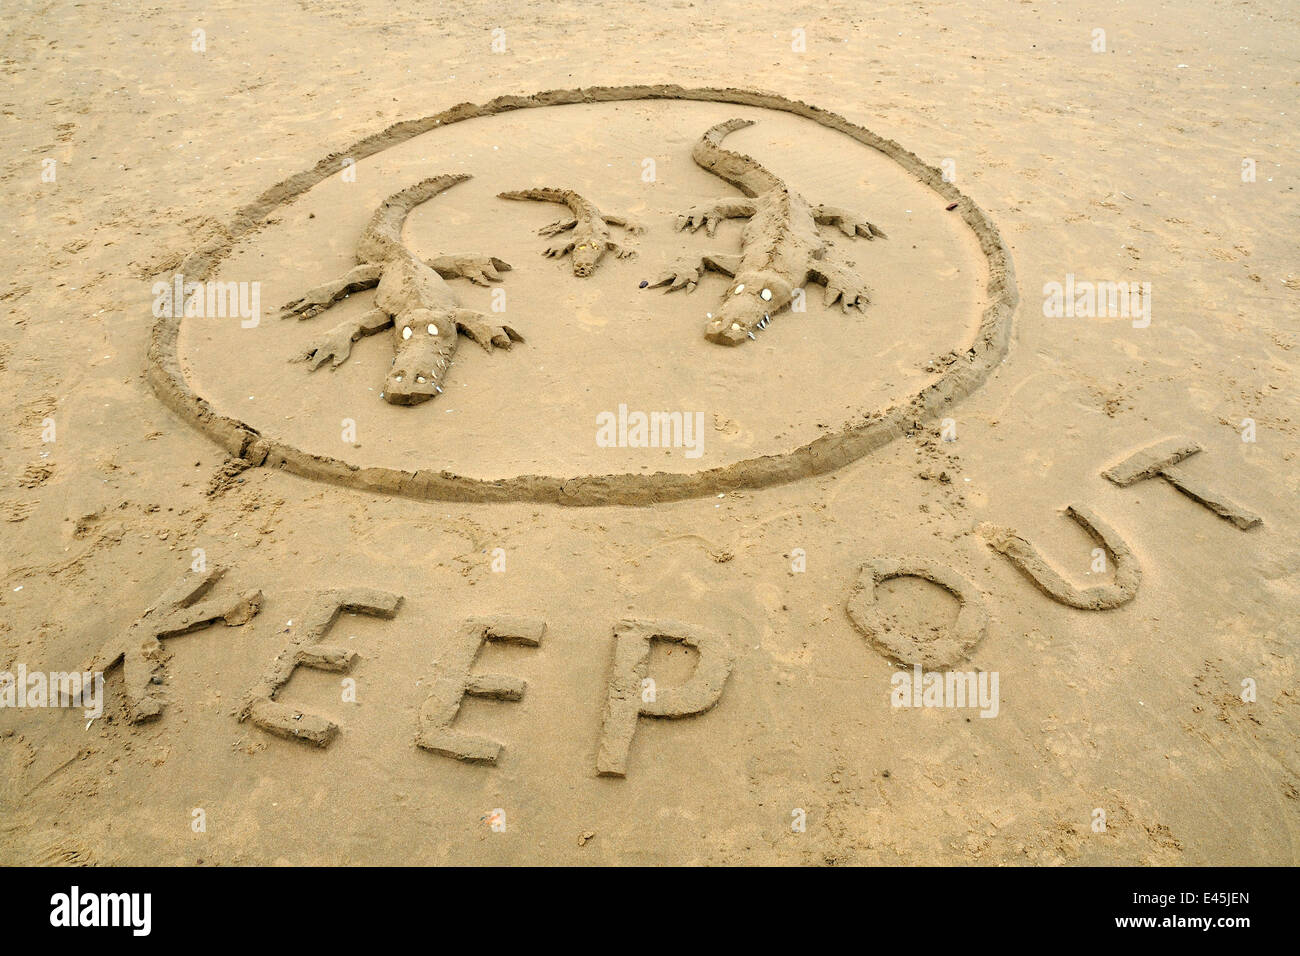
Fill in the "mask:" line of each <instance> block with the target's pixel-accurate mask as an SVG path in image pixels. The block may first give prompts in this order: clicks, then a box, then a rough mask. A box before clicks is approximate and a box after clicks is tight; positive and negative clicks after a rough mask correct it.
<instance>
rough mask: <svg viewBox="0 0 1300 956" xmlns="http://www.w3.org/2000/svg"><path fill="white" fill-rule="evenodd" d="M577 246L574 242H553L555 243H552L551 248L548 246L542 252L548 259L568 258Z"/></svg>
mask: <svg viewBox="0 0 1300 956" xmlns="http://www.w3.org/2000/svg"><path fill="white" fill-rule="evenodd" d="M575 245H576V243H574V242H572V241H570V242H553V243H551V244H550V245H549V246H547V247H546V248H545V249H543V250H542V255H544V256H546V258H548V259H558V258H560V257H561V256H567V255H568V254H569V253H570V252H572V251H573V247H574V246H575Z"/></svg>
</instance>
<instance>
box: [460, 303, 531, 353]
mask: <svg viewBox="0 0 1300 956" xmlns="http://www.w3.org/2000/svg"><path fill="white" fill-rule="evenodd" d="M452 318H453V321H454V322H455V323H456V330H457V331H458V332H460V333H461V334H463V335H467V336H469V337H470V338H471V339H473V340H474V341H475V342H477V343H478V344H479V345H481V346H483V348H484V349H485V350H487V351H489V352H491V351H492V346H494V345H495V346H496V347H497V348H499V349H508V348H510V346H511V345H513V344H514V343H515V342H522V341H523V340H524V337H523V336H522V335H520V334H519V333H518V332H516V331H515V330H514V329H512V328H511V327H510V326H508V325H494V324H493V323H492V321H491V320H490V319H489V318H488V317H487V316H486V315H484V314H483V313H482V312H475V311H473V310H471V309H457V310H456V312H455V314H454V315H453V317H452Z"/></svg>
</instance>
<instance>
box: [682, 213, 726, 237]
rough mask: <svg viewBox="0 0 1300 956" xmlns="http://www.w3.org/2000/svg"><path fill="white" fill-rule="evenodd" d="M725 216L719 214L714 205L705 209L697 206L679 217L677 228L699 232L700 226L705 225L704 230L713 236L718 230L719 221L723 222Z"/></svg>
mask: <svg viewBox="0 0 1300 956" xmlns="http://www.w3.org/2000/svg"><path fill="white" fill-rule="evenodd" d="M724 218H726V217H724V216H721V215H719V214H718V213H717V212H715V211H714V210H713V209H712V207H709V208H708V209H704V210H700V209H699V208H698V207H696V208H695V209H690V210H687V211H686V212H684V213H682V214H681V215H680V216H678V217H677V228H678V230H682V229H689V230H690V231H691V232H699V231H700V227H701V226H703V227H704V231H705V232H707V233H708V234H709V235H710V236H712V235H713V234H714V233H716V232H717V231H718V223H720V222H722V220H723V219H724Z"/></svg>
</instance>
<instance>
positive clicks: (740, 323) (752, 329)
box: [704, 273, 791, 345]
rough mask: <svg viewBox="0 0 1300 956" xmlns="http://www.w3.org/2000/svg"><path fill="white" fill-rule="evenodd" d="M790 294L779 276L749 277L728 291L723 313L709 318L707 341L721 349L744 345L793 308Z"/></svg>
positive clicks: (739, 278)
mask: <svg viewBox="0 0 1300 956" xmlns="http://www.w3.org/2000/svg"><path fill="white" fill-rule="evenodd" d="M790 298H791V290H790V287H789V285H788V284H787V283H785V282H783V281H781V279H780V277H779V276H776V275H773V274H770V273H746V274H745V275H742V276H738V277H737V281H736V282H735V283H734V284H733V285H732V287H731V288H730V289H728V290H727V294H726V298H725V299H724V300H723V302H722V306H721V309H720V310H719V311H718V312H717V313H716V314H714V315H712V316H710V317H709V321H708V323H707V324H706V325H705V328H704V337H705V338H706V339H708V340H709V341H710V342H715V343H717V344H718V345H744V344H745V343H746V342H748V341H750V340H751V339H756V338H757V337H758V334H759V333H760V332H762V331H763V330H764V329H766V328H767V326H768V324H769V323H770V322H771V321H772V317H773V316H774V315H775V314H776V313H777V312H778V311H780V310H781V309H783V308H785V307H786V306H787V305H789V304H790Z"/></svg>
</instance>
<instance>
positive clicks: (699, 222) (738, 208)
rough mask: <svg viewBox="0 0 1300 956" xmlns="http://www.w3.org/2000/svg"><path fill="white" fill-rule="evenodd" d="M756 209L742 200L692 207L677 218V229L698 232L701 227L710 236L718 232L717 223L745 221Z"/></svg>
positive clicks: (750, 203)
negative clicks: (735, 220) (736, 220)
mask: <svg viewBox="0 0 1300 956" xmlns="http://www.w3.org/2000/svg"><path fill="white" fill-rule="evenodd" d="M756 211H757V207H756V206H755V205H754V204H753V203H752V202H750V201H748V200H744V199H737V200H718V201H717V202H710V203H701V204H700V205H698V206H692V207H691V208H690V209H688V210H686V211H685V212H684V213H682V214H681V215H679V216H678V217H677V228H678V229H679V230H680V229H690V231H691V232H698V231H699V229H700V227H701V226H703V227H704V229H705V232H707V233H708V234H709V235H710V236H711V235H713V234H714V233H716V232H717V231H718V223H720V222H722V221H723V220H726V219H745V218H747V217H749V216H752V215H754V213H755V212H756Z"/></svg>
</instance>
